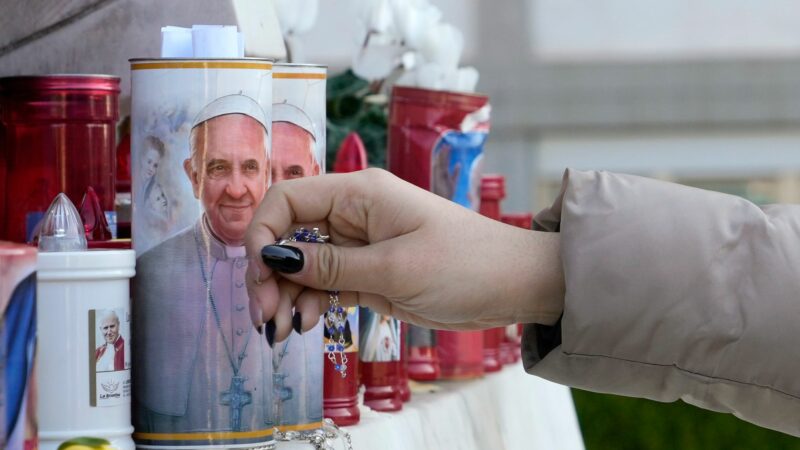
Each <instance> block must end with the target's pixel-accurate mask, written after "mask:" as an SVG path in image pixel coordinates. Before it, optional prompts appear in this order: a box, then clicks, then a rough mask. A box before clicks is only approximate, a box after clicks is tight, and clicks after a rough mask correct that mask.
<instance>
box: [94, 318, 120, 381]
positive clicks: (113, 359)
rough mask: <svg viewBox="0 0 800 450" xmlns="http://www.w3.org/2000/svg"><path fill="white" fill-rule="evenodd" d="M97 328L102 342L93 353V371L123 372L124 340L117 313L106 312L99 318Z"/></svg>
mask: <svg viewBox="0 0 800 450" xmlns="http://www.w3.org/2000/svg"><path fill="white" fill-rule="evenodd" d="M98 328H99V329H100V334H102V335H103V340H104V342H103V344H101V345H100V346H98V347H97V348H96V349H95V351H94V361H95V370H97V371H98V372H116V371H118V370H125V339H124V338H123V337H122V334H121V333H120V324H119V316H117V313H115V312H114V311H113V310H108V311H106V312H105V313H104V314H103V315H102V317H101V318H100V325H99V327H98Z"/></svg>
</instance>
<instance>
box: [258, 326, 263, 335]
mask: <svg viewBox="0 0 800 450" xmlns="http://www.w3.org/2000/svg"><path fill="white" fill-rule="evenodd" d="M256 331H257V332H258V334H264V325H259V326H257V327H256Z"/></svg>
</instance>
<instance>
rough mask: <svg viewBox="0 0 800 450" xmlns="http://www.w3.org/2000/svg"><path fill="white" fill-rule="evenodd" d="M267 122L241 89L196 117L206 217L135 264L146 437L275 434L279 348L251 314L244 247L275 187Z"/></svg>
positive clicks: (195, 158)
mask: <svg viewBox="0 0 800 450" xmlns="http://www.w3.org/2000/svg"><path fill="white" fill-rule="evenodd" d="M268 124H269V122H268V120H267V119H266V117H265V114H264V112H263V111H262V110H261V108H260V107H259V105H258V104H257V103H256V102H255V101H254V100H252V99H250V98H249V97H245V96H242V95H229V96H226V97H221V98H219V99H217V100H215V101H214V102H212V103H210V104H209V105H207V106H206V107H205V108H204V109H203V110H202V111H201V112H200V113H199V114H198V116H197V118H196V119H195V120H194V123H193V126H192V131H191V135H190V141H191V155H190V157H189V158H188V159H186V160H185V161H184V170H185V173H186V175H187V177H188V178H189V181H190V182H191V185H192V189H193V192H194V195H195V197H196V198H198V199H199V200H200V203H201V204H202V208H203V213H202V214H201V216H200V218H199V219H198V221H197V223H195V224H194V225H193V226H191V227H189V228H187V229H185V230H183V231H181V232H179V233H178V234H176V235H175V236H173V237H171V238H169V239H167V240H165V241H164V242H162V243H160V244H158V245H156V246H155V247H153V248H152V249H150V250H148V251H147V252H145V253H144V254H142V255H141V256H140V257H139V259H138V261H137V275H136V277H135V280H134V286H133V287H134V300H133V310H134V321H133V325H134V334H133V338H134V347H133V349H134V364H133V375H134V415H133V416H134V426H135V428H136V433H135V435H134V437H135V438H137V441H138V442H139V443H140V444H141V443H159V444H164V443H168V444H173V445H191V444H198V443H201V442H206V443H208V442H209V441H211V442H216V441H215V440H217V439H222V440H225V442H226V443H229V444H247V443H257V442H263V441H266V440H268V439H266V438H265V436H269V430H271V428H272V426H273V425H274V423H273V422H274V419H273V417H272V415H271V409H272V408H271V404H272V399H271V396H272V386H271V384H272V367H271V360H272V352H271V349H270V347H269V345H268V343H267V342H266V339H264V337H263V336H261V335H260V334H259V333H258V332H257V330H255V329H254V328H253V326H252V324H251V321H250V316H249V310H248V295H247V290H246V288H245V274H246V269H247V259H246V256H245V249H244V246H243V240H244V233H245V230H246V229H247V226H248V225H249V223H250V220H251V219H252V217H253V213H254V211H255V209H256V208H257V206H258V204H259V203H260V202H261V199H262V198H263V196H264V193H265V192H266V190H267V186H268V174H269V171H270V166H269V157H268V153H269V150H268V141H269V140H268V134H267V133H268V131H269V130H268ZM176 436H177V437H176ZM195 436H196V438H195ZM176 439H177V440H176Z"/></svg>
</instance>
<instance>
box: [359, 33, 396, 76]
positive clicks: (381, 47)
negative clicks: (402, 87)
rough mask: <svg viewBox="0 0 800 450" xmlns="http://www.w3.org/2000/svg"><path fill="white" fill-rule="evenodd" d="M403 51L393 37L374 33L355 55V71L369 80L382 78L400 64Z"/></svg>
mask: <svg viewBox="0 0 800 450" xmlns="http://www.w3.org/2000/svg"><path fill="white" fill-rule="evenodd" d="M403 51H404V49H403V47H402V46H400V45H398V44H397V42H396V41H395V40H394V39H393V38H392V37H390V36H387V35H382V34H373V35H372V36H371V37H370V41H369V44H368V45H367V46H366V47H362V48H361V50H359V52H358V53H357V54H356V55H355V56H354V57H353V67H352V68H353V73H355V74H356V75H358V76H359V77H361V78H364V79H365V80H369V81H375V80H382V79H384V78H386V77H388V76H389V74H391V73H392V71H394V70H395V69H396V68H398V67H399V66H400V64H401V57H402V55H403Z"/></svg>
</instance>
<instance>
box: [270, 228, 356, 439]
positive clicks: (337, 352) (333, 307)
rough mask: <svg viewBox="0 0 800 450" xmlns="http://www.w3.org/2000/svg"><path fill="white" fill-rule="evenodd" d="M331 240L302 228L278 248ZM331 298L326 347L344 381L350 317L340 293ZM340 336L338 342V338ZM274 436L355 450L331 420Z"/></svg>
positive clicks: (281, 242) (326, 319)
mask: <svg viewBox="0 0 800 450" xmlns="http://www.w3.org/2000/svg"><path fill="white" fill-rule="evenodd" d="M328 239H329V236H323V235H321V234H320V233H319V228H312V229H311V231H309V230H307V229H305V228H298V229H296V230H295V231H294V233H292V235H291V236H289V237H288V238H286V239H281V240H279V241H278V242H277V244H278V245H282V244H287V243H290V242H298V241H300V242H313V243H317V244H324V243H326V242H327V241H328ZM328 297H329V298H330V308H328V311H327V312H326V313H325V321H326V322H327V323H326V324H325V326H327V325H328V323H330V324H331V326H330V327H328V330H327V331H328V341H327V343H326V345H325V350H326V353H327V356H328V360H329V361H330V362H331V364H333V365H334V368H335V369H336V371H337V372H339V373H340V374H341V375H342V378H344V377H346V376H347V354H345V352H344V346H345V340H344V328H345V321H346V320H347V314H346V313H345V309H344V308H343V307H342V306H341V305H340V304H339V291H330V292H328ZM337 332H338V333H337ZM337 335H338V340H337V339H335V338H334V336H337ZM273 436H274V438H275V440H277V441H306V442H308V443H309V444H311V445H313V446H314V448H315V449H317V450H335V449H334V447H333V445H332V444H331V443H330V441H333V440H335V439H341V440H342V441H343V442H344V443H345V449H346V450H353V443H352V441H351V439H350V433H348V432H347V431H345V430H343V429H341V428H339V427H338V426H337V425H336V424H335V423H333V420H331V419H323V421H322V428H321V429H318V430H309V431H287V432H282V431H280V430H278V429H277V428H275V431H274V434H273Z"/></svg>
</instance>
